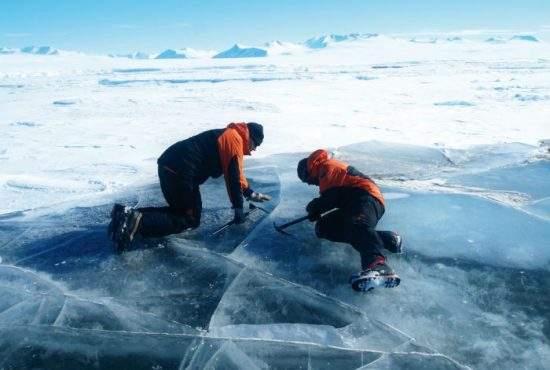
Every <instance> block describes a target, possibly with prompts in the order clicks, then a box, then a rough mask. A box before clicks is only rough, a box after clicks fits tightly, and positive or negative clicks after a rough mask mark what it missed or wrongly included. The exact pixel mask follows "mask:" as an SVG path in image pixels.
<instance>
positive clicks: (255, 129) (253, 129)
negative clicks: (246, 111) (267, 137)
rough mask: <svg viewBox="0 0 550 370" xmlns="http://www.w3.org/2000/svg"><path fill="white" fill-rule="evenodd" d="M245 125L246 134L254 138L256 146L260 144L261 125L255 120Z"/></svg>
mask: <svg viewBox="0 0 550 370" xmlns="http://www.w3.org/2000/svg"><path fill="white" fill-rule="evenodd" d="M246 125H247V126H248V135H249V136H250V138H252V140H254V144H256V146H260V144H261V143H262V141H264V128H263V126H262V125H260V124H259V123H256V122H248V123H247V124H246Z"/></svg>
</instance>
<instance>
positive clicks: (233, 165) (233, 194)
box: [225, 155, 252, 208]
mask: <svg viewBox="0 0 550 370" xmlns="http://www.w3.org/2000/svg"><path fill="white" fill-rule="evenodd" d="M241 175H242V171H241V167H240V163H239V160H238V159H237V156H236V155H235V156H234V157H233V158H232V159H231V161H230V162H229V168H228V171H227V175H226V179H225V181H226V184H227V192H228V194H229V200H230V201H231V204H232V205H233V208H243V195H244V196H250V194H251V193H252V190H251V189H250V188H249V187H248V182H246V185H247V187H246V188H245V189H244V190H243V189H242V187H243V185H244V184H243V181H242V180H241ZM243 177H244V176H243Z"/></svg>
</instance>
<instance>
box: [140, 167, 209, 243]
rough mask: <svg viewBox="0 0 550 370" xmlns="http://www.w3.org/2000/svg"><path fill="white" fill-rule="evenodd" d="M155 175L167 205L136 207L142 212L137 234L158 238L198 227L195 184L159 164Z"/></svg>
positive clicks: (199, 208) (198, 198)
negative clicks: (157, 176) (157, 177)
mask: <svg viewBox="0 0 550 370" xmlns="http://www.w3.org/2000/svg"><path fill="white" fill-rule="evenodd" d="M158 174H159V180H160V188H161V190H162V194H163V195H164V199H166V202H167V203H168V207H145V208H138V211H139V212H141V213H142V218H141V224H140V226H139V233H140V234H141V235H142V236H145V237H161V236H166V235H170V234H177V233H181V232H182V231H184V230H186V229H188V228H196V227H198V226H199V224H200V220H201V213H202V200H201V193H200V191H199V185H198V184H196V183H195V181H193V179H192V178H191V177H190V176H182V175H181V174H176V173H174V172H172V171H170V170H169V169H167V168H165V167H163V166H159V168H158Z"/></svg>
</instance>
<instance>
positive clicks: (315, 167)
mask: <svg viewBox="0 0 550 370" xmlns="http://www.w3.org/2000/svg"><path fill="white" fill-rule="evenodd" d="M329 159H330V157H329V154H328V152H327V151H326V150H324V149H318V150H316V151H314V152H313V153H311V154H310V156H309V158H308V160H307V171H308V174H309V177H310V178H311V179H317V180H318V179H319V169H320V168H321V165H322V164H323V163H325V162H326V161H328V160H329Z"/></svg>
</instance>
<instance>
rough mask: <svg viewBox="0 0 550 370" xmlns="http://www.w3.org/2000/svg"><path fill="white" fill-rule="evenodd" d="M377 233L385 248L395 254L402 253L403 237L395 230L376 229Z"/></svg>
mask: <svg viewBox="0 0 550 370" xmlns="http://www.w3.org/2000/svg"><path fill="white" fill-rule="evenodd" d="M378 235H380V237H381V238H382V241H383V242H384V248H385V249H386V250H388V251H390V252H392V253H397V254H400V253H403V248H402V247H401V244H402V242H403V238H402V237H401V235H399V234H398V233H396V232H395V231H378Z"/></svg>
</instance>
